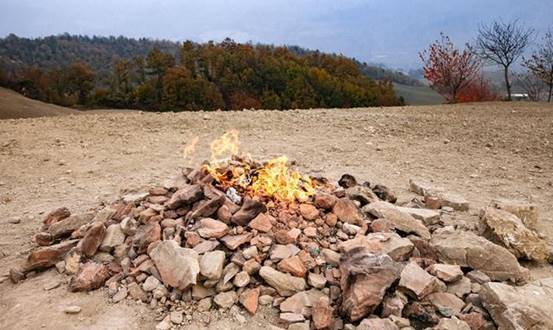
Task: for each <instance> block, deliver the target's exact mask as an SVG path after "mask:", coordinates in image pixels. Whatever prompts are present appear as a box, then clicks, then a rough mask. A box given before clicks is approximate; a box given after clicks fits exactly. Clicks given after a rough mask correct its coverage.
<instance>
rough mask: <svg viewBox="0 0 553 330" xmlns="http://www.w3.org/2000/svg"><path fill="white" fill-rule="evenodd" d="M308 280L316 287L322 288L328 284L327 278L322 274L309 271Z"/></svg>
mask: <svg viewBox="0 0 553 330" xmlns="http://www.w3.org/2000/svg"><path fill="white" fill-rule="evenodd" d="M307 282H308V283H309V285H311V286H312V287H314V288H317V289H322V288H324V287H325V285H326V278H325V277H324V276H322V275H320V274H315V273H309V275H308V276H307Z"/></svg>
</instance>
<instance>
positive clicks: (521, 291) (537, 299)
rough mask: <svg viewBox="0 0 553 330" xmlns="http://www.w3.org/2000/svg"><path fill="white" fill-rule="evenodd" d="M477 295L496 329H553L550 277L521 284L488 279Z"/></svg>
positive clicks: (551, 282) (551, 284)
mask: <svg viewBox="0 0 553 330" xmlns="http://www.w3.org/2000/svg"><path fill="white" fill-rule="evenodd" d="M480 297H481V299H482V303H483V305H484V307H485V308H486V310H487V311H488V312H489V313H490V315H491V317H492V319H493V321H494V322H495V324H497V326H498V328H499V329H553V318H552V317H551V315H553V278H552V277H549V278H545V279H541V280H538V281H535V282H532V283H529V284H527V285H524V286H521V287H513V286H510V285H507V284H504V283H496V282H489V283H486V284H484V285H483V286H482V289H481V290H480Z"/></svg>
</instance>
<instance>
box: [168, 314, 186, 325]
mask: <svg viewBox="0 0 553 330" xmlns="http://www.w3.org/2000/svg"><path fill="white" fill-rule="evenodd" d="M169 315H170V317H171V322H172V323H174V324H182V322H184V317H183V315H182V312H180V311H173V312H171V313H170V314H169Z"/></svg>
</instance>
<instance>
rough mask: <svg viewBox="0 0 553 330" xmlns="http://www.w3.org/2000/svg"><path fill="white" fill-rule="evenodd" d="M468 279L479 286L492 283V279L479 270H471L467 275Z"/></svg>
mask: <svg viewBox="0 0 553 330" xmlns="http://www.w3.org/2000/svg"><path fill="white" fill-rule="evenodd" d="M467 277H468V278H469V279H470V280H471V281H474V282H476V283H478V284H484V283H488V282H489V281H491V279H490V277H489V276H488V275H486V274H484V273H483V272H481V271H479V270H471V271H470V272H468V273H467Z"/></svg>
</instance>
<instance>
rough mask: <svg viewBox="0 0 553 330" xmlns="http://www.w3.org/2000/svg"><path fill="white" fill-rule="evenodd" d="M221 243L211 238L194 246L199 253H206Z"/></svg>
mask: <svg viewBox="0 0 553 330" xmlns="http://www.w3.org/2000/svg"><path fill="white" fill-rule="evenodd" d="M219 245H221V243H219V241H215V240H209V241H203V242H201V243H200V244H198V245H196V246H194V248H193V250H194V251H196V252H197V253H198V254H204V253H206V252H209V251H213V250H215V249H216V248H218V247H219Z"/></svg>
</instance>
